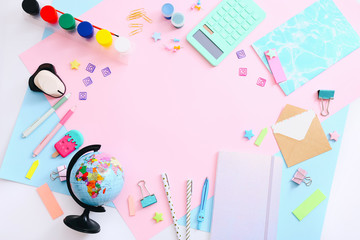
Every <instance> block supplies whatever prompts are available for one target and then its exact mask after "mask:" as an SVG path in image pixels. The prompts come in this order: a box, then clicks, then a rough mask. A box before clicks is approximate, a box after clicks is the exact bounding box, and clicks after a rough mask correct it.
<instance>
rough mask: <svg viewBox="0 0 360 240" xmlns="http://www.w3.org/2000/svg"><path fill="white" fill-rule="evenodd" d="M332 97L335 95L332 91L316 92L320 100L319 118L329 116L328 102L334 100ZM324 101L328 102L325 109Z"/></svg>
mask: <svg viewBox="0 0 360 240" xmlns="http://www.w3.org/2000/svg"><path fill="white" fill-rule="evenodd" d="M334 95H335V91H334V90H319V91H318V97H319V99H320V100H321V112H320V114H321V116H324V117H326V116H327V115H329V105H330V100H333V99H334ZM324 100H328V103H327V106H326V109H325V105H326V104H324Z"/></svg>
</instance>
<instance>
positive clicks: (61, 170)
mask: <svg viewBox="0 0 360 240" xmlns="http://www.w3.org/2000/svg"><path fill="white" fill-rule="evenodd" d="M50 178H51V180H53V181H54V180H55V179H57V178H60V181H61V182H62V181H65V180H66V166H65V165H61V166H58V167H57V172H52V173H51V174H50Z"/></svg>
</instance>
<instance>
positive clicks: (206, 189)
mask: <svg viewBox="0 0 360 240" xmlns="http://www.w3.org/2000/svg"><path fill="white" fill-rule="evenodd" d="M208 193H209V180H208V179H207V178H206V179H205V182H204V186H203V190H202V194H201V204H200V209H199V214H198V218H197V220H198V229H199V230H200V228H201V224H202V222H204V219H205V207H206V202H207V198H208Z"/></svg>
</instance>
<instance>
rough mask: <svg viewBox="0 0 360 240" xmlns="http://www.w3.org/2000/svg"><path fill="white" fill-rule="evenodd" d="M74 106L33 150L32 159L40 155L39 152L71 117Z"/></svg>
mask: <svg viewBox="0 0 360 240" xmlns="http://www.w3.org/2000/svg"><path fill="white" fill-rule="evenodd" d="M75 109H76V106H75V107H73V108H72V109H70V110H69V111H67V113H66V114H65V115H64V117H63V118H62V119H61V120H60V122H59V123H58V124H57V125H56V127H55V128H54V129H53V130H52V131H51V132H50V133H49V134H48V135H46V137H45V138H44V139H43V140H42V141H41V143H40V144H39V145H38V146H37V147H36V148H35V150H34V152H33V157H36V156H37V155H39V154H40V152H41V151H42V150H43V149H44V147H45V146H46V145H47V144H48V143H49V142H50V140H51V139H52V138H53V137H54V136H55V134H56V133H57V132H58V131H59V129H60V128H61V127H62V126H63V125H64V124H65V123H66V121H67V120H68V119H69V118H70V117H71V115H72V114H73V113H74V111H75Z"/></svg>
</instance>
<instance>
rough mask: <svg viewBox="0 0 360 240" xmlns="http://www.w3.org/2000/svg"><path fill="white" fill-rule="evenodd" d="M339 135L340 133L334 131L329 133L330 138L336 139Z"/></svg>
mask: <svg viewBox="0 0 360 240" xmlns="http://www.w3.org/2000/svg"><path fill="white" fill-rule="evenodd" d="M339 137H340V135H339V134H338V133H337V132H336V131H334V132H332V133H330V140H334V141H337V140H338V138H339Z"/></svg>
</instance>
